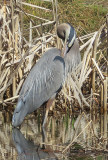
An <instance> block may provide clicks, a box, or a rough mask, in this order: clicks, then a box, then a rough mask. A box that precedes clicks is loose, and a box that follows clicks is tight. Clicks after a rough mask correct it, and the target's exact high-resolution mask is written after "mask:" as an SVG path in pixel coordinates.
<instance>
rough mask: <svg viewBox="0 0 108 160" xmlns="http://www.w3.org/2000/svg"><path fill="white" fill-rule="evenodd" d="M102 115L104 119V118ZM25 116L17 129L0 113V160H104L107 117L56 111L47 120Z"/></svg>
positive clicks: (106, 159) (106, 155)
mask: <svg viewBox="0 0 108 160" xmlns="http://www.w3.org/2000/svg"><path fill="white" fill-rule="evenodd" d="M105 116H106V117H105ZM41 119H42V117H41V114H39V115H38V116H37V117H36V116H34V115H33V114H32V115H29V116H28V117H26V119H25V120H24V122H23V124H22V125H21V128H20V129H12V126H11V116H10V113H8V112H3V111H2V112H0V160H57V159H59V160H108V131H107V125H108V116H107V114H106V115H104V116H103V115H99V114H96V115H95V116H93V114H91V115H90V114H85V113H82V114H78V115H72V116H70V115H69V114H63V115H61V114H60V113H59V112H58V113H57V114H56V115H53V116H49V117H48V124H47V128H46V129H45V130H42V127H41Z"/></svg>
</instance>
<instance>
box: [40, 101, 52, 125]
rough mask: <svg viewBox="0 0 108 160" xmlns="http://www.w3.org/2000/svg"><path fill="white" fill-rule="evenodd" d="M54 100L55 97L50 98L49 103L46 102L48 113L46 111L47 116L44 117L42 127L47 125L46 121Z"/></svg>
mask: <svg viewBox="0 0 108 160" xmlns="http://www.w3.org/2000/svg"><path fill="white" fill-rule="evenodd" d="M53 101H54V98H52V99H49V100H48V102H47V104H46V113H45V117H44V121H43V126H42V127H45V124H46V121H47V116H48V112H49V109H50V107H51V105H52V103H53Z"/></svg>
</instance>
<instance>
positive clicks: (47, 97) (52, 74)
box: [12, 23, 81, 127]
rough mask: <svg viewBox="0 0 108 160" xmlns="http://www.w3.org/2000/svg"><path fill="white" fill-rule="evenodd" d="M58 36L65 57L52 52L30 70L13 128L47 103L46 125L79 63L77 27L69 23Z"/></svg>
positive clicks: (64, 24)
mask: <svg viewBox="0 0 108 160" xmlns="http://www.w3.org/2000/svg"><path fill="white" fill-rule="evenodd" d="M57 35H58V37H59V38H61V39H62V40H64V44H65V45H64V48H65V49H64V50H63V55H64V57H63V55H62V51H60V50H59V49H57V48H52V49H49V50H48V51H47V52H45V53H44V55H43V56H42V57H41V58H40V60H39V61H38V62H37V63H36V64H35V65H34V67H33V68H32V69H31V71H30V73H29V74H28V76H27V78H26V80H25V82H24V84H23V86H22V89H21V91H20V94H19V99H18V103H17V106H16V108H15V111H14V114H13V118H12V125H13V126H14V127H17V126H19V125H20V124H21V123H22V122H23V120H24V117H25V116H26V115H27V114H29V113H31V112H33V111H35V110H36V109H37V108H39V107H40V106H42V105H43V104H44V103H46V114H45V118H44V122H43V126H44V125H45V123H46V119H47V115H48V111H49V108H50V106H51V105H52V102H53V100H54V98H55V96H56V94H57V93H58V92H59V91H60V90H61V88H62V85H63V83H64V81H65V78H66V76H67V74H68V73H69V72H71V71H72V68H75V67H76V66H77V65H78V64H79V62H80V59H81V58H80V52H79V44H78V41H77V39H76V33H75V30H74V28H73V27H72V26H71V25H70V24H68V23H63V24H61V25H59V26H58V27H57Z"/></svg>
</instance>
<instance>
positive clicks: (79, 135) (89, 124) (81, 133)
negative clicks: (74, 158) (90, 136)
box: [62, 120, 92, 153]
mask: <svg viewBox="0 0 108 160" xmlns="http://www.w3.org/2000/svg"><path fill="white" fill-rule="evenodd" d="M91 122H92V120H91V121H90V122H89V123H88V124H87V125H86V126H85V127H84V129H83V130H82V131H81V132H80V133H79V135H78V136H76V137H75V138H74V139H73V140H72V142H71V143H70V144H69V145H68V146H67V147H66V148H65V149H64V150H63V151H62V153H65V152H66V151H67V150H68V149H69V148H70V147H71V146H72V144H73V142H75V140H76V139H77V138H78V137H79V136H80V135H81V134H82V133H83V132H84V131H85V129H86V128H87V127H88V126H89V125H90V124H91Z"/></svg>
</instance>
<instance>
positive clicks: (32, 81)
mask: <svg viewBox="0 0 108 160" xmlns="http://www.w3.org/2000/svg"><path fill="white" fill-rule="evenodd" d="M64 71H65V70H64V60H63V58H61V57H60V50H58V49H51V50H49V51H48V52H46V53H45V55H44V56H43V57H42V58H41V59H40V60H39V61H38V62H37V64H36V65H35V66H34V67H33V68H32V70H31V71H30V73H29V75H28V77H27V78H26V80H25V82H24V84H23V87H22V89H21V92H20V98H21V99H23V100H27V101H31V99H32V101H31V102H32V103H31V104H32V105H33V106H34V105H35V106H37V107H39V105H42V103H44V102H45V101H47V100H48V99H49V98H51V96H53V95H54V94H55V93H56V91H57V90H58V89H59V88H60V87H61V85H62V83H63V81H64V76H65V73H64ZM25 97H26V98H25Z"/></svg>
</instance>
